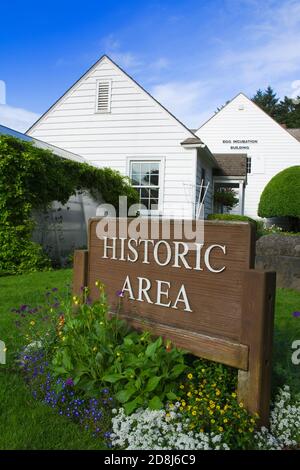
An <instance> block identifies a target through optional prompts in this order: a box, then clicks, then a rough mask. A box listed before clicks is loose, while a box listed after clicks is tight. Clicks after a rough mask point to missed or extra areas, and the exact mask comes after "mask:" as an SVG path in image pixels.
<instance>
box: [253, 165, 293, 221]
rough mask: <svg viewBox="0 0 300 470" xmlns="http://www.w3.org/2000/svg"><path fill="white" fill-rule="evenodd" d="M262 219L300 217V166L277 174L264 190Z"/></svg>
mask: <svg viewBox="0 0 300 470" xmlns="http://www.w3.org/2000/svg"><path fill="white" fill-rule="evenodd" d="M258 215H259V216H260V217H268V218H269V217H297V218H299V217H300V166H291V167H289V168H286V169H285V170H283V171H281V172H280V173H277V175H275V176H273V178H272V179H271V180H270V181H269V183H268V184H267V185H266V187H265V189H264V190H263V192H262V194H261V197H260V201H259V206H258Z"/></svg>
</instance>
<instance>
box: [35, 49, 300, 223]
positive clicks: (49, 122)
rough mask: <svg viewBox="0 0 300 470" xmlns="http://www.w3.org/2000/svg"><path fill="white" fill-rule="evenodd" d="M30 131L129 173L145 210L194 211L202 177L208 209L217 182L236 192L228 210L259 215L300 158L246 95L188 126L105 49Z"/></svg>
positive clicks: (177, 214)
mask: <svg viewBox="0 0 300 470" xmlns="http://www.w3.org/2000/svg"><path fill="white" fill-rule="evenodd" d="M27 134H28V135H30V136H32V137H34V138H37V139H40V140H42V141H44V142H48V143H50V144H52V145H55V146H57V147H60V148H63V149H65V150H67V151H69V152H73V153H75V154H77V155H81V156H82V157H84V159H85V160H87V161H88V162H90V163H91V164H93V165H96V166H98V167H105V166H106V167H111V168H113V169H115V170H118V171H120V172H121V173H122V174H124V175H127V176H128V177H129V178H130V179H131V181H132V183H133V185H135V186H136V187H137V189H138V191H139V193H140V198H141V202H142V203H143V204H144V206H145V207H146V213H148V212H149V210H150V209H151V212H152V213H153V214H157V215H158V214H160V215H162V216H164V217H174V218H193V217H195V215H196V214H197V202H198V201H199V199H200V200H201V198H202V197H203V196H204V189H203V188H202V189H200V188H201V185H202V184H203V185H204V187H205V188H208V190H207V193H206V196H205V200H204V205H205V214H206V215H207V214H208V213H211V212H213V211H214V207H213V197H212V195H213V191H214V187H215V188H226V187H230V188H233V189H234V190H235V191H236V194H237V196H238V198H239V203H238V204H237V205H236V207H235V208H234V209H233V210H232V212H234V213H238V214H243V213H245V214H246V215H249V216H253V217H257V206H258V202H259V198H260V194H261V192H262V190H263V188H264V187H265V185H266V184H267V182H268V181H269V180H270V178H271V177H272V176H273V175H275V174H276V173H277V172H278V171H280V170H282V169H283V168H286V167H289V166H291V165H295V164H299V162H300V143H299V142H298V141H297V140H296V138H294V137H293V136H292V135H291V134H289V133H288V132H287V131H286V130H285V129H283V128H282V127H281V126H280V125H279V124H277V123H276V122H275V121H274V120H273V119H272V118H270V117H269V116H268V115H267V114H265V113H264V112H263V111H262V110H261V109H260V108H258V107H257V106H256V105H255V104H254V103H253V102H252V101H251V100H249V99H248V98H247V97H246V96H245V95H243V94H239V95H238V96H237V97H236V98H234V99H233V100H232V101H231V102H230V103H229V104H227V105H226V106H225V107H224V108H223V109H222V110H221V111H219V112H218V113H217V114H215V115H214V116H213V117H212V118H211V119H210V120H209V121H207V122H206V123H205V124H204V125H203V126H201V127H200V128H199V129H198V130H197V131H192V130H190V129H188V128H187V127H186V126H185V125H184V124H182V123H181V122H180V121H179V120H178V119H176V117H174V116H173V115H172V114H171V113H170V112H169V111H168V110H167V109H165V108H164V107H163V106H162V105H161V104H160V103H159V102H157V101H156V100H155V98H153V97H152V96H151V95H150V94H149V93H147V92H146V91H145V90H144V89H143V88H142V87H141V86H140V85H139V84H138V83H137V82H135V80H133V79H132V78H131V77H130V76H129V75H127V73H125V72H124V71H123V70H122V69H121V68H120V67H119V66H118V65H117V64H115V63H114V62H113V61H112V60H111V59H110V58H109V57H107V56H103V57H102V58H101V59H100V60H99V61H98V62H97V63H96V64H95V65H93V66H92V67H91V68H90V69H89V70H88V71H87V72H86V73H85V74H84V75H83V76H82V77H81V78H80V79H79V80H78V81H77V82H76V83H75V84H74V85H73V86H72V87H71V88H70V89H69V90H67V91H66V93H65V94H64V95H63V96H62V97H61V98H60V99H59V100H58V101H57V102H56V103H54V104H53V106H51V108H50V109H49V110H48V111H47V112H46V113H45V114H44V115H43V116H42V117H41V118H40V119H39V120H38V121H37V122H36V123H35V124H34V125H33V126H32V127H31V128H30V129H29V130H28V131H27ZM247 171H248V173H247ZM199 196H200V198H199Z"/></svg>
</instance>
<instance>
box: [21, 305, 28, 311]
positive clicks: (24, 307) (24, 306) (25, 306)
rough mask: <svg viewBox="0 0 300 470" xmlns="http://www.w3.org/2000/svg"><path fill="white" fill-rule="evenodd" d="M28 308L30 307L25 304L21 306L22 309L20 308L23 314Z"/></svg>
mask: <svg viewBox="0 0 300 470" xmlns="http://www.w3.org/2000/svg"><path fill="white" fill-rule="evenodd" d="M27 307H28V305H25V304H24V305H21V307H20V310H21V312H24V310H26V309H27Z"/></svg>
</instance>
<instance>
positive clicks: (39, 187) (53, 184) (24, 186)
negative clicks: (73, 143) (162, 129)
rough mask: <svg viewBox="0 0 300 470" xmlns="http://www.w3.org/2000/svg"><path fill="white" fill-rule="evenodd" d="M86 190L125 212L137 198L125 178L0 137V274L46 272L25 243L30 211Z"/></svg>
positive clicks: (36, 251)
mask: <svg viewBox="0 0 300 470" xmlns="http://www.w3.org/2000/svg"><path fill="white" fill-rule="evenodd" d="M85 190H88V191H89V192H90V194H91V195H92V197H94V198H95V200H99V195H100V194H101V195H102V197H103V199H104V200H105V202H107V203H109V204H112V205H113V206H114V207H116V209H117V207H118V199H119V196H121V195H125V196H127V198H128V206H130V205H131V204H133V203H135V202H138V194H137V192H136V190H135V189H134V188H132V187H131V186H130V184H129V181H128V179H127V178H125V177H123V176H122V175H121V174H120V173H118V172H116V171H113V170H111V169H110V168H96V167H93V166H90V165H88V164H87V163H78V162H74V161H72V160H66V159H64V158H60V157H58V156H56V155H54V154H53V153H52V152H50V151H49V150H44V149H40V148H37V147H34V146H33V144H32V143H31V142H27V141H22V140H19V139H16V138H15V137H12V136H6V135H1V136H0V247H1V249H0V274H16V273H25V272H29V271H36V270H39V269H45V268H49V267H50V262H49V260H48V258H47V256H46V255H45V254H44V253H43V251H42V249H41V247H40V246H39V245H38V244H36V243H34V242H33V241H32V240H31V236H32V231H33V229H34V221H33V218H32V211H33V209H38V210H42V209H47V208H48V207H49V206H50V205H51V203H52V202H53V201H58V202H60V203H62V204H65V203H66V202H67V201H68V199H69V198H70V196H72V195H74V194H76V192H77V191H85Z"/></svg>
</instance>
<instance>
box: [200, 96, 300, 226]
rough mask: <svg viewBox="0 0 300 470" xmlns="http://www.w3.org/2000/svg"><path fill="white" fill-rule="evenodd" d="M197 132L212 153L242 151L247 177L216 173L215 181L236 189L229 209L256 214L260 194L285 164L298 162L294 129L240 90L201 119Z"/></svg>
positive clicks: (298, 145) (299, 149)
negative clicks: (245, 159) (235, 194)
mask: <svg viewBox="0 0 300 470" xmlns="http://www.w3.org/2000/svg"><path fill="white" fill-rule="evenodd" d="M196 134H197V135H198V136H199V137H200V138H201V139H202V140H203V142H205V143H206V145H207V146H208V147H209V148H210V150H211V152H212V153H214V154H222V155H224V156H225V157H226V155H227V156H228V155H230V156H232V155H236V156H238V155H239V154H245V155H246V158H247V177H246V178H245V179H244V178H239V177H235V178H233V177H232V175H227V176H222V177H215V181H214V184H215V186H216V185H217V184H219V185H224V184H225V185H228V186H231V187H233V188H234V189H236V192H237V194H238V196H239V204H238V205H237V206H236V207H235V208H233V210H232V211H231V212H235V213H240V214H245V215H248V216H250V217H254V218H256V217H257V209H258V204H259V199H260V195H261V193H262V191H263V189H264V187H265V186H266V184H267V183H268V182H269V181H270V179H271V178H272V177H273V176H274V175H276V174H277V173H278V172H279V171H281V170H283V169H284V168H288V167H290V166H293V165H300V142H299V140H297V135H298V134H297V130H296V129H295V130H287V129H285V128H284V127H283V126H281V125H280V124H278V123H277V122H276V121H274V119H272V118H271V117H270V116H269V115H268V114H266V113H265V112H264V111H263V110H262V109H261V108H259V107H258V106H257V105H256V104H255V103H253V101H251V100H250V99H249V98H247V96H245V95H244V94H243V93H240V94H239V95H237V96H236V97H235V98H234V99H233V100H232V101H230V102H229V103H228V104H227V105H226V106H224V107H223V108H222V109H221V110H220V111H219V112H218V113H216V114H215V115H214V116H212V117H211V118H210V119H209V120H208V121H207V122H206V123H204V124H203V125H202V126H201V127H200V128H199V129H198V130H197V131H196Z"/></svg>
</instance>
